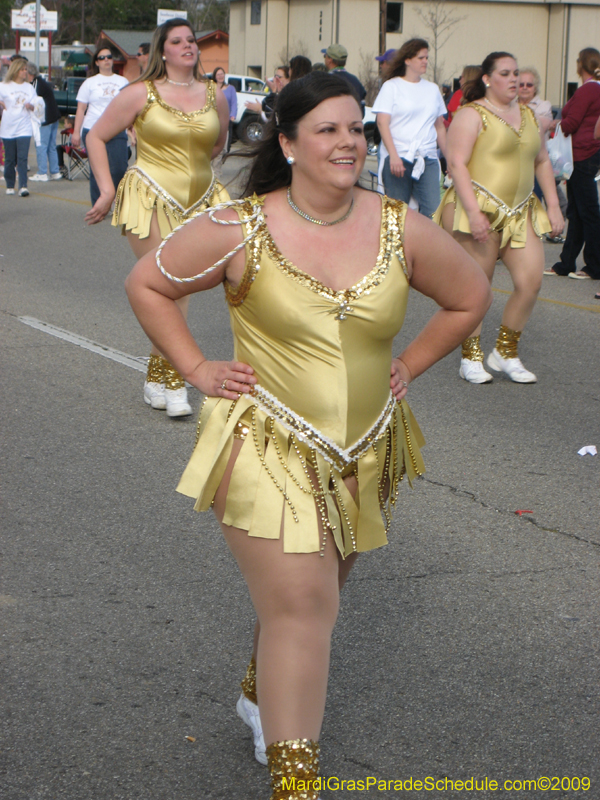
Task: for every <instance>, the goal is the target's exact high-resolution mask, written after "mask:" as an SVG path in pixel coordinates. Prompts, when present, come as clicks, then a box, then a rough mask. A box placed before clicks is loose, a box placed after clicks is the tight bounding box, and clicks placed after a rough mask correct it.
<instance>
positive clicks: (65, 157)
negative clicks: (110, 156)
mask: <svg viewBox="0 0 600 800" xmlns="http://www.w3.org/2000/svg"><path fill="white" fill-rule="evenodd" d="M72 135H73V128H72V127H68V128H63V129H62V131H61V132H60V141H61V143H60V144H59V145H58V147H57V148H56V150H57V152H58V163H59V165H60V171H61V172H62V174H63V177H65V178H66V179H67V180H68V181H72V180H75V178H76V177H77V176H78V175H83V177H84V178H86V179H87V180H89V179H90V164H89V161H88V157H87V152H86V149H85V147H83V146H82V147H74V146H73V144H72V141H71V136H72Z"/></svg>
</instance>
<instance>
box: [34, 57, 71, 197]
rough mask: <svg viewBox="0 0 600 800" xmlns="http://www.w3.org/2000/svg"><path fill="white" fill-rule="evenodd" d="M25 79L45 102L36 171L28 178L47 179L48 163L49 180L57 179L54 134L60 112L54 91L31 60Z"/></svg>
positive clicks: (59, 172) (57, 170) (56, 130)
mask: <svg viewBox="0 0 600 800" xmlns="http://www.w3.org/2000/svg"><path fill="white" fill-rule="evenodd" d="M27 80H28V81H29V83H31V85H32V86H33V88H34V89H35V91H36V93H37V95H38V97H41V98H42V99H43V101H44V103H45V104H46V116H45V119H44V121H43V122H42V124H41V126H40V140H41V141H40V144H39V146H36V148H35V149H36V154H37V166H38V171H37V173H36V174H35V175H32V176H31V178H30V179H29V180H32V181H47V180H48V165H49V166H50V180H52V181H59V180H60V179H61V178H62V173H61V171H60V167H59V164H58V153H57V151H56V134H57V133H58V121H59V119H60V112H59V110H58V105H57V103H56V98H55V97H54V91H53V89H52V87H51V86H50V84H49V83H48V82H47V81H45V80H44V79H43V78H42V76H41V75H40V73H39V72H38V68H37V67H36V65H35V64H32V63H31V61H30V62H29V63H28V64H27Z"/></svg>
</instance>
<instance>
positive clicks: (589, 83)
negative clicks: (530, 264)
mask: <svg viewBox="0 0 600 800" xmlns="http://www.w3.org/2000/svg"><path fill="white" fill-rule="evenodd" d="M577 74H578V75H579V77H580V78H581V81H582V85H581V86H580V87H579V89H577V91H576V92H575V94H574V95H573V97H572V98H571V99H570V100H569V102H568V103H567V104H566V105H565V107H564V108H563V110H562V117H561V123H560V124H561V128H562V130H563V133H565V134H566V135H567V136H570V137H571V142H572V144H573V167H574V168H573V174H572V175H571V177H570V178H569V180H568V181H567V200H568V206H567V220H568V221H569V227H568V228H567V238H566V241H565V244H564V246H563V249H562V253H561V254H560V261H557V262H556V264H554V266H553V267H552V268H551V269H547V270H544V275H563V276H564V275H568V277H569V278H576V279H579V280H582V279H589V278H593V279H594V280H600V206H599V205H598V187H597V184H596V181H595V180H594V179H595V177H596V174H597V172H598V170H599V169H600V141H598V140H597V139H595V138H594V128H595V125H596V122H597V121H598V118H599V117H600V83H598V81H599V80H600V53H599V52H598V50H595V49H594V48H593V47H586V48H585V49H584V50H582V51H581V52H580V53H579V58H578V59H577ZM582 249H583V260H584V261H585V266H584V268H583V269H582V270H580V271H577V267H576V261H577V257H578V255H579V253H580V252H581V250H582Z"/></svg>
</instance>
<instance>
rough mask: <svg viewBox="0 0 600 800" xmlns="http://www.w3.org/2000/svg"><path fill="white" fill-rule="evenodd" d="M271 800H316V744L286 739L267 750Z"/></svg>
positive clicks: (302, 740)
mask: <svg viewBox="0 0 600 800" xmlns="http://www.w3.org/2000/svg"><path fill="white" fill-rule="evenodd" d="M267 758H268V760H269V771H270V772H271V790H272V794H271V800H319V791H320V789H321V786H320V780H319V743H318V742H314V741H313V740H312V739H288V740H287V741H284V742H273V744H270V745H269V746H268V747H267Z"/></svg>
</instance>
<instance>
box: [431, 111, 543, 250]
mask: <svg viewBox="0 0 600 800" xmlns="http://www.w3.org/2000/svg"><path fill="white" fill-rule="evenodd" d="M463 108H473V109H475V111H477V112H478V114H479V115H480V117H481V124H482V128H481V131H480V133H479V136H478V137H477V141H476V142H475V145H474V147H473V152H472V154H471V158H470V160H469V163H468V164H467V168H468V170H469V175H470V176H471V182H472V184H473V189H474V191H475V196H476V197H477V203H478V205H479V208H480V209H481V210H482V211H483V212H484V213H485V214H487V216H488V218H489V220H490V225H491V227H492V230H495V231H500V232H501V234H502V238H501V241H500V247H504V246H505V245H506V244H507V242H510V246H511V247H524V246H525V242H526V240H527V216H528V214H531V223H532V225H533V229H534V231H535V232H536V234H537V235H538V236H541V235H542V234H543V233H547V232H548V231H549V230H551V227H552V226H551V225H550V222H549V220H548V215H547V214H546V212H545V211H544V209H543V207H542V204H541V203H540V201H539V200H538V198H537V197H536V196H535V194H534V193H533V181H534V162H535V158H536V156H537V154H538V153H539V150H540V146H541V145H540V131H539V128H538V124H537V120H536V118H535V115H534V113H533V111H531V109H530V108H528V107H527V106H523V105H521V106H520V110H521V125H520V128H519V130H518V131H516V130H515V129H514V128H513V127H512V125H509V124H508V122H505V120H503V119H502V117H499V116H497V115H496V114H494V113H493V112H492V111H490V110H489V109H488V108H485V107H484V106H482V105H480V104H479V103H468V104H467V105H466V106H463V107H462V108H460V109H459V110H458V111H457V114H460V113H461V112H462V110H463ZM448 203H453V204H454V205H455V209H456V210H455V213H454V222H453V226H452V229H453V230H455V231H462V232H463V233H471V228H470V226H469V220H468V217H467V214H466V212H465V209H464V207H463V205H462V202H461V200H460V197H459V196H458V194H457V193H456V190H455V189H454V187H453V186H451V187H450V188H449V189H448V190H447V191H446V193H445V194H444V196H443V198H442V202H441V204H440V206H439V208H438V210H437V211H436V212H435V214H434V216H433V219H434V221H435V222H437V223H438V224H439V225H441V224H442V221H441V220H442V211H443V209H444V206H446V205H448Z"/></svg>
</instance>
